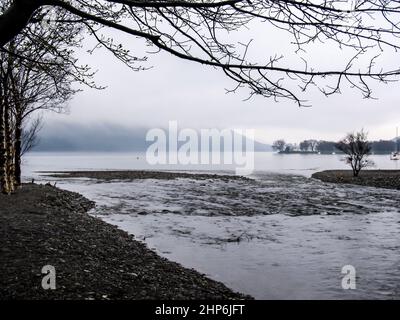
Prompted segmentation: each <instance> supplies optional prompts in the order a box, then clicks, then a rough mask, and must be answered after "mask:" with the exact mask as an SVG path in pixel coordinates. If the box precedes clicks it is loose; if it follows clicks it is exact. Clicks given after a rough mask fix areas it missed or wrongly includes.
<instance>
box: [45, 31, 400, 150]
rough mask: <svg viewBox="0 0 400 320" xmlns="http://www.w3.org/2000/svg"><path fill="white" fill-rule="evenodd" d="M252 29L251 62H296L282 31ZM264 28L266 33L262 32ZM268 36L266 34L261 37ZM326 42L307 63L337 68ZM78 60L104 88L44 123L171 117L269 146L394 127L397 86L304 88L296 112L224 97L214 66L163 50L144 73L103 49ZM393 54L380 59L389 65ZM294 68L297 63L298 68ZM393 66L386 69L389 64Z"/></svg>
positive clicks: (126, 122)
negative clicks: (244, 133)
mask: <svg viewBox="0 0 400 320" xmlns="http://www.w3.org/2000/svg"><path fill="white" fill-rule="evenodd" d="M271 30H272V31H274V30H273V29H271V28H269V29H268V28H267V29H265V28H264V27H263V28H260V29H257V32H256V38H257V39H258V40H261V41H259V42H258V45H256V44H254V45H253V47H252V48H253V50H254V51H253V52H251V54H253V55H254V56H255V57H257V56H258V57H263V58H264V59H265V58H268V57H269V56H270V55H271V54H273V53H275V52H278V53H280V52H283V53H285V55H286V56H289V58H288V60H286V62H285V63H286V64H295V63H299V61H300V60H299V58H298V57H297V56H296V55H295V54H293V47H291V46H290V45H289V40H288V38H287V37H286V38H285V37H282V34H279V32H278V33H277V32H276V31H274V32H269V31H271ZM267 31H268V32H267ZM267 34H268V36H266V35H267ZM116 39H120V40H121V41H123V42H124V43H127V44H128V47H129V48H130V49H131V50H132V51H133V52H135V53H137V55H138V56H143V55H145V54H146V53H145V49H144V46H143V41H141V40H140V39H135V38H131V37H127V36H121V35H118V36H117V37H116ZM332 48H333V47H331V46H329V45H315V46H314V47H311V48H309V51H308V54H309V61H310V63H314V64H316V65H323V66H325V68H326V69H332V68H333V67H332V66H334V65H335V64H336V65H343V63H345V62H346V61H345V59H343V57H344V54H341V52H340V51H337V50H336V51H335V50H332ZM79 57H80V59H81V62H82V63H89V64H90V65H92V66H93V68H94V69H99V71H98V74H97V76H96V81H97V83H98V84H101V85H107V86H108V88H107V89H106V90H103V91H96V90H91V89H87V88H84V91H83V92H81V93H79V94H77V95H76V96H75V97H74V99H73V100H72V101H71V103H70V114H69V115H54V114H48V115H47V119H48V121H50V122H51V121H54V122H57V121H65V122H74V123H78V124H79V123H80V124H83V125H90V124H93V123H99V122H107V123H112V124H120V125H121V126H125V127H131V128H134V127H141V128H143V127H146V128H147V127H148V128H154V127H167V126H168V121H170V120H177V121H178V125H179V127H180V128H193V129H201V128H251V129H255V130H256V139H257V140H259V141H262V142H266V143H271V142H272V141H274V140H276V139H278V138H284V139H286V140H287V141H290V142H299V141H301V140H303V139H306V138H316V139H329V140H338V139H340V138H341V137H342V136H343V135H344V134H346V133H347V132H350V131H354V130H359V129H361V128H364V129H366V130H367V131H368V132H369V137H370V138H371V139H381V138H382V139H391V138H393V137H394V136H395V130H396V126H400V112H399V104H400V94H399V83H392V84H390V85H384V84H374V85H373V87H374V88H375V90H374V95H375V96H376V97H378V98H379V100H365V99H362V96H361V93H360V92H358V91H354V90H351V89H349V88H348V86H347V85H346V86H345V87H344V88H343V90H342V95H335V96H331V97H329V98H326V97H325V96H323V95H322V94H320V93H318V92H316V91H315V90H311V91H310V92H306V93H304V94H303V96H302V97H303V98H306V99H307V100H308V101H309V102H310V103H311V104H312V107H309V108H299V107H298V106H297V105H295V104H294V103H293V102H291V101H285V100H281V101H279V102H278V103H277V102H275V101H274V100H273V99H267V98H263V97H255V98H253V99H251V100H249V101H243V100H244V99H245V98H247V96H248V91H247V90H246V89H242V90H240V91H239V92H238V93H236V94H226V93H225V88H232V87H233V86H234V85H235V84H234V83H233V82H232V81H231V80H230V79H228V78H226V77H225V76H224V74H223V73H222V72H221V71H219V70H215V69H213V68H209V67H204V66H202V65H197V64H194V63H190V62H186V61H182V60H179V59H178V58H175V57H172V56H170V55H169V54H166V53H160V54H156V55H150V56H149V62H148V63H147V64H146V66H153V68H152V69H151V70H148V71H142V72H133V71H132V70H130V69H129V68H127V67H126V66H124V65H123V64H122V63H121V62H119V61H118V60H116V59H115V58H114V57H113V56H111V54H109V53H108V52H104V51H102V52H98V53H96V54H95V55H92V56H89V55H88V54H86V53H83V52H81V53H79ZM397 60H398V58H397V57H396V56H393V57H391V58H390V60H387V61H385V63H386V62H388V63H389V64H390V63H392V62H396V61H397ZM299 66H301V64H299ZM392 66H393V65H392Z"/></svg>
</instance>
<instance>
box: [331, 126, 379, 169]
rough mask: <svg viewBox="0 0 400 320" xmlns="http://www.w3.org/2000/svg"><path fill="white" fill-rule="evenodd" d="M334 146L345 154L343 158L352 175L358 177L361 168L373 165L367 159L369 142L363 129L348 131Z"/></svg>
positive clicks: (369, 147)
mask: <svg viewBox="0 0 400 320" xmlns="http://www.w3.org/2000/svg"><path fill="white" fill-rule="evenodd" d="M336 148H337V149H338V150H340V151H342V152H343V153H344V154H346V156H345V159H344V160H345V161H346V162H347V163H348V164H349V165H350V166H351V169H352V170H353V176H354V177H358V175H359V173H360V171H361V170H362V169H363V168H365V167H370V166H372V165H373V162H372V161H371V160H369V159H367V157H368V155H369V154H370V153H371V143H370V142H369V141H368V139H367V133H366V132H365V131H364V130H361V131H360V132H356V133H349V134H348V135H347V136H346V137H345V138H344V139H342V140H341V141H339V142H338V143H337V144H336Z"/></svg>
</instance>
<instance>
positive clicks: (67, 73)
mask: <svg viewBox="0 0 400 320" xmlns="http://www.w3.org/2000/svg"><path fill="white" fill-rule="evenodd" d="M39 31H41V32H42V33H43V36H46V37H47V39H48V40H47V43H46V45H41V44H39V43H37V42H36V41H34V40H32V39H31V38H29V37H27V36H26V35H25V34H24V35H20V36H17V37H16V38H15V39H14V40H13V41H12V42H10V43H9V44H8V45H6V46H5V47H6V51H3V52H0V62H1V63H0V101H1V102H2V104H1V105H2V117H1V119H2V121H1V122H2V126H1V130H0V131H1V132H2V133H1V135H2V136H3V137H4V138H3V139H2V141H1V143H0V144H1V145H3V147H2V150H1V154H0V157H1V158H2V159H3V160H2V162H3V163H4V165H3V168H4V169H3V170H2V172H0V173H1V176H2V180H3V182H2V183H1V185H2V190H3V192H5V193H10V192H12V191H13V190H14V188H15V186H18V185H20V184H21V157H22V155H23V154H24V153H25V152H26V151H27V150H29V148H31V147H32V146H33V145H34V143H35V141H36V134H37V131H38V130H39V129H40V119H38V120H33V121H30V123H31V126H30V127H29V128H27V127H26V126H27V125H28V123H29V120H30V119H32V115H33V114H34V113H36V112H37V111H43V110H51V111H55V112H62V111H63V110H65V107H66V102H67V101H68V100H69V99H70V98H71V97H72V95H73V94H74V93H76V92H77V89H73V88H72V83H73V82H74V81H79V80H77V78H76V76H75V75H74V72H73V70H75V64H74V60H73V59H72V58H70V57H69V56H70V55H71V52H68V51H67V52H64V53H63V59H61V60H60V57H59V56H55V51H53V49H52V48H55V47H57V48H58V50H59V49H60V48H61V47H62V46H63V45H64V44H65V41H68V40H66V39H68V38H66V36H67V35H66V34H64V33H63V32H61V31H60V30H57V31H51V30H39ZM22 54H25V55H27V56H29V57H30V59H29V60H26V59H24V58H22V57H21V56H22ZM39 60H40V61H42V62H43V61H44V62H45V63H38V62H37V61H39ZM24 139H25V140H24Z"/></svg>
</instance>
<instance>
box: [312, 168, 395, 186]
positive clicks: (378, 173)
mask: <svg viewBox="0 0 400 320" xmlns="http://www.w3.org/2000/svg"><path fill="white" fill-rule="evenodd" d="M312 178H315V179H319V180H321V181H324V182H333V183H349V184H357V185H362V186H369V187H376V188H385V189H396V190H400V170H364V171H361V172H360V174H359V176H358V177H353V173H352V171H351V170H326V171H321V172H316V173H314V174H313V175H312Z"/></svg>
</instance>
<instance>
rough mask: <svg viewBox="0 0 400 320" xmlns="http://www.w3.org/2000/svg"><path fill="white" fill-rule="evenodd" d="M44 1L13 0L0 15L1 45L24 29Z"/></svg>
mask: <svg viewBox="0 0 400 320" xmlns="http://www.w3.org/2000/svg"><path fill="white" fill-rule="evenodd" d="M42 2H43V1H41V0H13V1H12V2H11V4H10V6H9V7H8V8H7V9H6V10H5V11H4V13H3V14H2V15H0V47H3V46H4V45H6V44H7V43H8V42H10V41H11V40H12V39H13V38H14V37H15V36H17V35H18V34H19V33H20V32H21V31H22V29H24V28H25V27H26V26H27V24H28V23H29V20H30V19H31V17H32V15H33V13H34V12H35V10H36V9H38V8H39V7H40V5H41V3H42Z"/></svg>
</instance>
